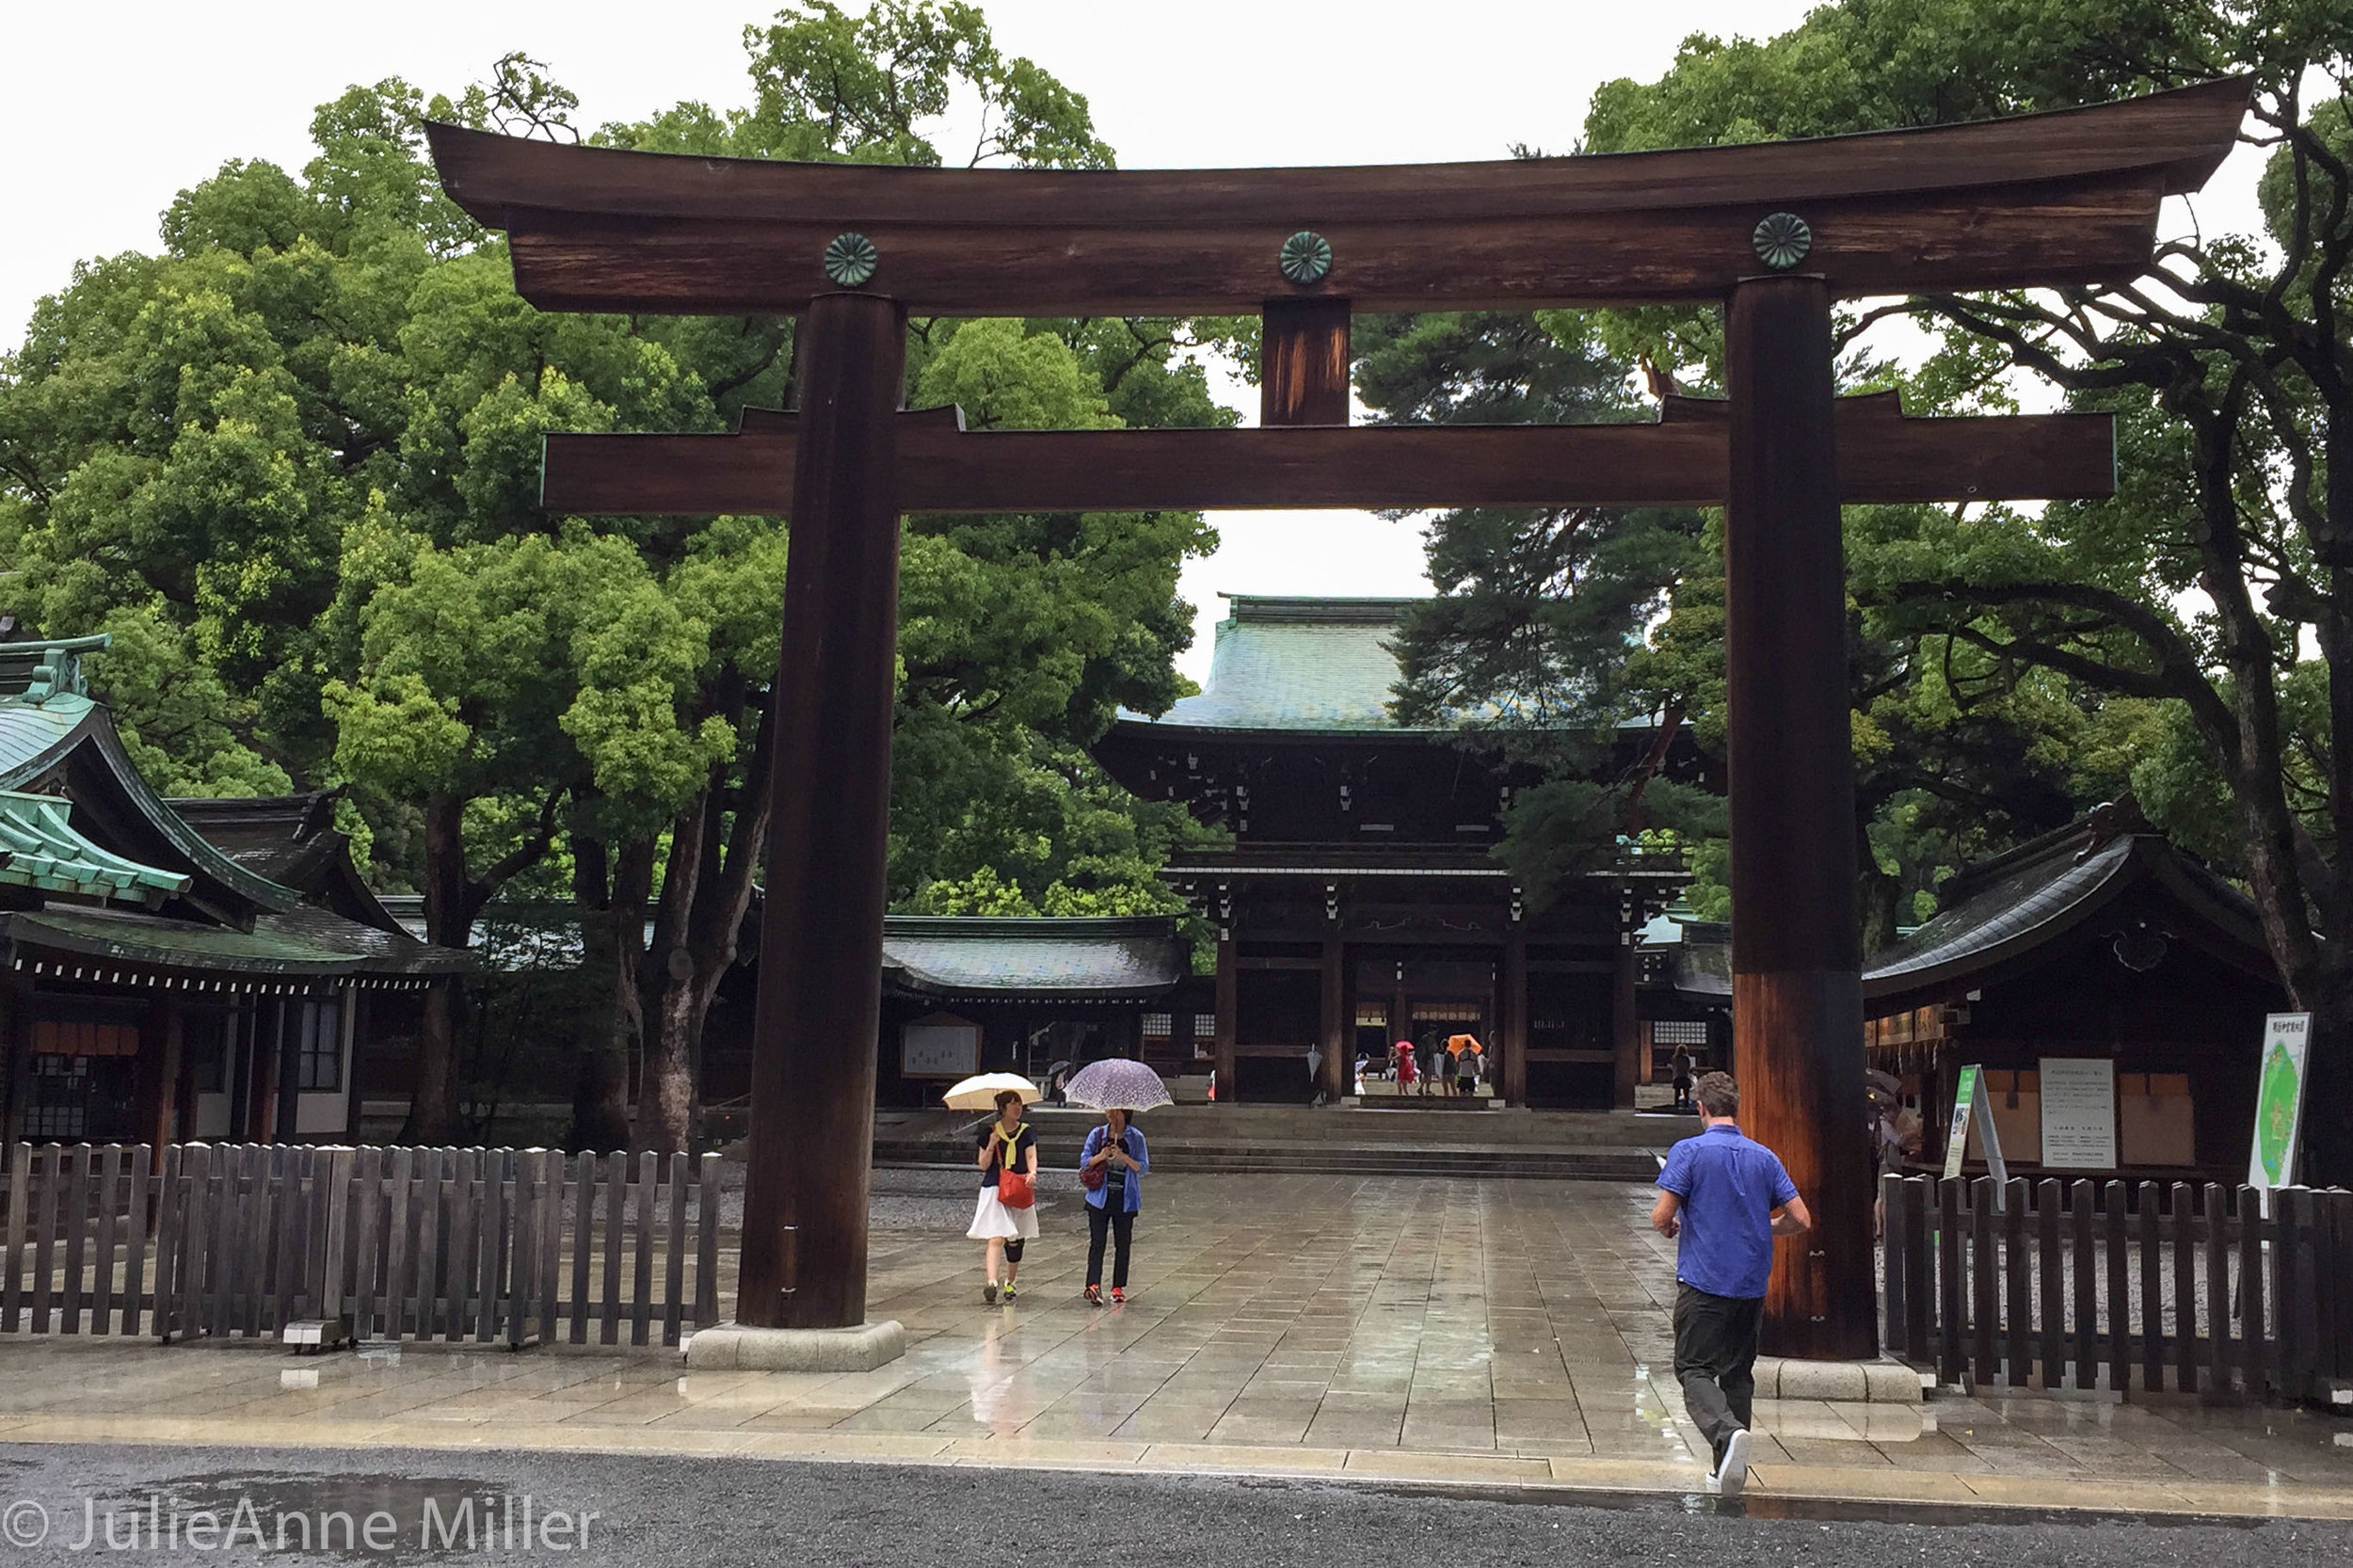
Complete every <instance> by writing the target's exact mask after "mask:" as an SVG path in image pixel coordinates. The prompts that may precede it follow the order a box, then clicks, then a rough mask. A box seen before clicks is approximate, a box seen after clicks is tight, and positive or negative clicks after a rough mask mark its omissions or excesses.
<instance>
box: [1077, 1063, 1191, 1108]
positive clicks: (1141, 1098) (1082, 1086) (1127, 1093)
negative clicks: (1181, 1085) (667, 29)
mask: <svg viewBox="0 0 2353 1568" xmlns="http://www.w3.org/2000/svg"><path fill="white" fill-rule="evenodd" d="M1063 1094H1064V1096H1066V1097H1067V1098H1068V1099H1069V1100H1070V1102H1071V1103H1072V1104H1074V1105H1083V1106H1087V1107H1090V1108H1091V1109H1093V1110H1096V1111H1149V1110H1151V1109H1152V1108H1153V1107H1154V1106H1156V1105H1169V1104H1173V1103H1174V1102H1173V1101H1172V1100H1170V1098H1169V1097H1168V1085H1167V1084H1165V1083H1162V1082H1161V1081H1160V1074H1158V1073H1156V1072H1154V1071H1153V1070H1152V1069H1151V1068H1149V1067H1147V1066H1145V1065H1144V1064H1143V1063H1141V1062H1130V1061H1128V1060H1126V1059H1125V1058H1123V1057H1112V1058H1110V1059H1109V1060H1106V1061H1102V1062H1090V1063H1088V1064H1086V1065H1085V1066H1083V1067H1081V1068H1080V1069H1079V1076H1078V1077H1076V1078H1074V1079H1072V1080H1070V1081H1069V1082H1068V1083H1067V1084H1065V1085H1064V1087H1063Z"/></svg>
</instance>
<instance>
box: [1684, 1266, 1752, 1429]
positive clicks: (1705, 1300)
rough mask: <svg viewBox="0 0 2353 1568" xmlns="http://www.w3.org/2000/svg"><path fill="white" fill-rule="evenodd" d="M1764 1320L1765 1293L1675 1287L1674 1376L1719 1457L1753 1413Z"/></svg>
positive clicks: (1687, 1286) (1692, 1414) (1688, 1407)
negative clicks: (1758, 1345)
mask: <svg viewBox="0 0 2353 1568" xmlns="http://www.w3.org/2000/svg"><path fill="white" fill-rule="evenodd" d="M1764 1324H1765V1298H1764V1297H1762V1296H1712V1295H1709V1294H1708V1293H1707V1292H1706V1291H1705V1290H1701V1289H1697V1288H1693V1287H1691V1286H1689V1285H1677V1286H1676V1287H1675V1377H1676V1379H1677V1380H1678V1381H1680V1382H1681V1383H1682V1384H1683V1403H1684V1407H1685V1408H1686V1409H1688V1410H1689V1412H1690V1413H1691V1419H1692V1420H1693V1421H1695V1422H1697V1423H1698V1424H1699V1429H1700V1433H1701V1435H1703V1436H1705V1438H1706V1439H1707V1442H1708V1446H1709V1447H1710V1448H1713V1449H1714V1450H1715V1452H1716V1457H1717V1458H1718V1459H1721V1458H1722V1457H1723V1452H1724V1445H1725V1444H1726V1443H1728V1442H1730V1441H1731V1440H1732V1434H1733V1433H1734V1432H1740V1431H1743V1430H1745V1429H1746V1428H1747V1427H1748V1424H1749V1421H1750V1418H1751V1416H1752V1414H1753V1403H1754V1401H1755V1399H1756V1375H1755V1373H1756V1336H1757V1334H1758V1331H1759V1330H1761V1329H1762V1328H1763V1327H1764Z"/></svg>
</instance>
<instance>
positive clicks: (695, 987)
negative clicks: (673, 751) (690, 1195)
mask: <svg viewBox="0 0 2353 1568" xmlns="http://www.w3.org/2000/svg"><path fill="white" fill-rule="evenodd" d="M769 724H770V720H769V715H768V712H766V711H763V712H761V714H760V727H759V732H758V734H757V735H756V736H755V737H754V738H753V741H752V745H751V752H750V756H749V757H748V758H747V759H746V760H745V763H744V780H743V782H742V784H741V785H740V786H739V787H738V788H737V789H736V790H734V791H733V792H732V797H733V799H734V801H735V803H736V810H735V812H734V815H733V818H732V820H731V821H724V822H723V820H722V819H723V817H724V816H725V810H724V808H725V805H726V802H727V801H728V798H729V795H730V792H728V790H727V789H726V782H727V775H726V768H725V764H722V765H721V766H720V767H719V768H714V769H713V770H712V777H711V782H710V784H709V785H708V786H707V787H706V788H705V789H704V790H703V791H702V792H700V793H699V794H698V795H697V796H696V798H695V799H694V800H693V801H691V802H689V803H688V805H687V808H686V809H685V810H683V811H681V812H680V814H679V817H678V820H677V821H676V822H675V823H674V824H672V825H671V829H670V858H669V864H668V866H667V868H666V869H665V871H664V875H663V882H662V902H661V904H660V906H659V907H658V909H657V910H656V912H655V916H654V934H653V943H652V947H651V951H650V952H648V954H647V961H646V964H645V975H646V996H645V1014H646V1019H647V1023H648V1031H649V1032H648V1035H647V1037H646V1054H645V1066H644V1071H643V1072H642V1073H641V1075H640V1077H639V1081H638V1092H637V1129H636V1136H637V1144H638V1146H639V1147H641V1148H649V1149H658V1150H662V1151H664V1152H665V1153H666V1152H669V1151H672V1150H683V1149H690V1148H692V1146H693V1144H694V1135H695V1122H696V1111H697V1108H698V1106H699V1101H700V1096H699V1091H700V1088H701V1083H700V1071H701V1065H702V1035H703V1025H704V1023H705V1021H706V1020H707V1019H708V1018H709V1017H710V1016H711V1003H712V999H713V998H715V997H716V996H717V995H718V994H719V983H720V982H721V981H722V980H724V979H725V978H726V977H727V973H728V969H729V968H732V967H733V965H734V963H735V957H736V949H737V940H738V937H739V936H740V934H741V933H742V931H743V928H744V914H745V912H746V911H747V910H748V909H749V908H750V907H751V897H752V877H753V874H754V873H755V872H757V871H758V870H759V868H760V864H761V863H762V861H763V860H764V859H765V858H766V856H767V843H768V735H769Z"/></svg>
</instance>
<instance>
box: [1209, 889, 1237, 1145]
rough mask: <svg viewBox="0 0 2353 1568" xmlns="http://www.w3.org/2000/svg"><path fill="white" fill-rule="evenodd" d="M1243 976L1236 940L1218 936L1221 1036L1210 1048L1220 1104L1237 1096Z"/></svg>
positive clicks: (1227, 934)
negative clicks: (1237, 1018) (1237, 1009)
mask: <svg viewBox="0 0 2353 1568" xmlns="http://www.w3.org/2000/svg"><path fill="white" fill-rule="evenodd" d="M1240 978H1241V977H1240V975H1239V974H1238V973H1237V972H1236V970H1235V968H1234V936H1233V933H1232V932H1231V931H1230V930H1223V929H1222V930H1220V931H1219V932H1218V934H1217V1034H1216V1036H1215V1038H1214V1039H1213V1041H1212V1042H1211V1044H1210V1051H1211V1053H1212V1054H1211V1056H1210V1058H1209V1066H1210V1070H1211V1071H1212V1072H1214V1073H1215V1074H1216V1075H1217V1103H1218V1104H1220V1105H1227V1104H1230V1103H1232V1101H1233V1100H1234V1099H1235V1097H1236V1096H1235V1094H1234V1003H1235V1000H1236V992H1237V990H1238V989H1239V987H1238V985H1237V984H1236V982H1237V981H1238V980H1239V979H1240Z"/></svg>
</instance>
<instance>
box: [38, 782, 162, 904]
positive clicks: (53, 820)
mask: <svg viewBox="0 0 2353 1568" xmlns="http://www.w3.org/2000/svg"><path fill="white" fill-rule="evenodd" d="M71 811H72V805H71V804H70V803H69V802H67V801H63V800H60V799H58V798H57V797H56V795H28V794H23V793H20V792H17V791H14V790H0V884H7V885H11V886H14V887H19V888H37V889H39V890H40V891H41V892H45V893H80V894H83V895H84V896H86V897H89V898H99V899H108V900H114V901H120V902H122V903H126V904H146V905H148V906H150V907H153V906H155V905H159V904H162V903H163V902H164V900H165V899H166V898H167V897H168V896H170V895H171V894H173V893H184V892H185V891H187V889H188V882H189V879H188V878H187V877H184V876H181V875H178V874H176V873H174V872H165V871H157V870H156V869H155V868H154V867H152V866H142V865H140V864H139V863H138V862H137V861H136V860H126V859H124V858H123V857H122V856H120V855H113V854H109V853H108V852H107V851H105V850H103V849H100V848H99V847H98V846H97V845H96V844H93V843H91V842H90V841H89V840H88V839H85V838H83V837H82V836H81V835H80V834H79V833H77V832H75V831H74V830H73V824H72V821H71V820H70V813H71Z"/></svg>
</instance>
